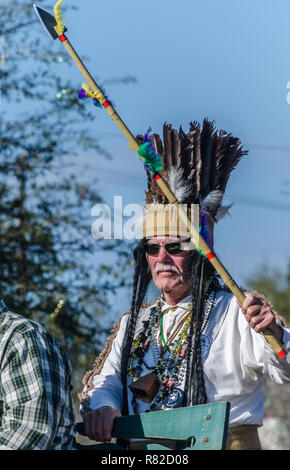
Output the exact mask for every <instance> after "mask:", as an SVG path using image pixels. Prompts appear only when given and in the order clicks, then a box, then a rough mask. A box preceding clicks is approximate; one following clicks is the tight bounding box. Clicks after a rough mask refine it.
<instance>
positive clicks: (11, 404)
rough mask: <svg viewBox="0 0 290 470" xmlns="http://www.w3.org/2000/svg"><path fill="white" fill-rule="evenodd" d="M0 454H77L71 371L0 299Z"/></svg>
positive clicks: (36, 329) (36, 327)
mask: <svg viewBox="0 0 290 470" xmlns="http://www.w3.org/2000/svg"><path fill="white" fill-rule="evenodd" d="M0 373H1V378H0V450H24V449H25V450H75V449H76V444H75V418H74V412H73V404H72V398H71V393H70V392H71V390H72V386H71V366H70V362H69V360H68V358H67V357H66V354H65V352H64V351H63V350H62V348H61V347H60V345H59V344H58V343H57V342H56V340H55V339H54V338H53V337H52V336H51V335H50V334H49V333H48V332H47V331H46V330H45V329H44V328H43V327H42V326H41V325H40V324H38V323H36V322H34V321H31V320H28V319H26V318H24V317H22V316H20V315H18V314H15V313H12V312H10V311H8V309H7V308H6V306H5V304H4V302H3V301H1V300H0Z"/></svg>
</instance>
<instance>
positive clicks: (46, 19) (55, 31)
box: [34, 0, 287, 359]
mask: <svg viewBox="0 0 290 470" xmlns="http://www.w3.org/2000/svg"><path fill="white" fill-rule="evenodd" d="M62 2H63V0H58V2H57V3H56V5H55V10H54V13H55V16H52V15H51V14H50V13H48V12H47V11H45V10H43V9H42V8H40V7H39V6H37V5H35V4H34V9H35V12H36V14H37V16H38V18H39V20H40V22H41V23H42V25H43V26H44V29H45V30H46V32H47V33H48V35H49V36H50V37H51V38H52V39H53V40H54V39H59V40H60V41H61V42H62V44H63V46H64V47H65V48H66V50H67V52H68V54H69V55H70V57H71V58H72V60H73V61H74V63H75V64H76V66H77V67H78V69H79V71H80V72H81V74H82V75H83V76H84V77H85V79H86V81H87V83H88V85H89V86H88V87H87V88H86V89H85V92H86V93H87V94H88V95H89V96H90V97H91V98H93V99H94V98H95V99H97V100H98V102H99V104H100V105H101V106H102V107H103V108H104V109H106V111H107V113H108V114H109V116H110V117H111V118H112V119H113V121H114V122H115V124H116V125H117V126H118V127H119V129H120V130H121V132H122V133H123V134H124V136H125V137H126V139H127V140H128V142H129V146H130V148H131V149H132V150H135V151H136V152H138V154H139V156H140V158H141V160H142V162H143V164H144V165H145V166H146V168H147V169H148V170H149V171H150V173H151V176H152V178H153V179H154V180H155V181H156V183H157V185H158V186H159V187H160V189H161V190H162V191H163V193H164V194H165V196H166V197H167V199H168V201H169V202H170V203H171V204H174V205H175V206H176V208H177V210H178V213H179V217H180V219H181V220H182V222H183V223H184V224H185V226H186V227H187V230H188V232H189V233H190V234H191V240H192V242H193V243H194V245H195V246H197V248H198V249H199V250H200V251H201V252H202V253H203V255H204V256H205V257H206V258H207V259H208V260H209V261H210V263H211V264H212V265H213V267H214V268H215V270H216V271H217V273H218V274H219V275H220V277H221V278H222V279H223V281H224V282H225V284H226V285H227V286H228V287H229V289H230V290H231V292H232V293H233V294H234V296H235V297H236V298H237V300H238V302H239V303H240V304H242V303H243V302H244V300H245V298H246V297H245V294H244V293H243V292H242V291H241V289H240V288H239V286H238V285H237V284H236V282H235V281H234V280H233V279H232V277H231V275H230V274H229V272H228V271H227V270H226V268H225V267H224V266H223V264H222V263H221V261H220V260H219V259H218V257H217V256H216V254H215V253H214V251H213V250H212V249H211V248H210V246H209V245H208V244H207V243H206V241H205V240H204V238H203V237H202V235H201V234H200V233H199V232H198V230H197V229H196V228H195V226H194V224H193V223H192V221H191V220H190V219H189V217H188V216H187V213H186V211H185V209H184V208H183V207H182V205H180V204H179V203H178V201H177V199H176V197H175V195H174V194H173V192H172V191H171V190H170V188H169V186H168V185H167V183H166V182H165V180H164V178H162V176H161V174H160V170H161V169H162V166H161V160H160V158H159V156H158V155H156V154H155V153H154V152H152V149H151V148H150V143H149V142H147V143H146V142H144V143H143V144H142V145H141V146H139V144H138V143H137V141H136V139H135V137H134V135H133V134H132V133H131V132H130V130H129V129H128V128H127V126H126V125H125V123H124V122H123V121H122V119H121V118H120V116H119V115H118V114H117V112H116V111H115V109H114V107H113V105H112V103H111V102H110V101H109V100H108V98H107V97H106V96H105V94H104V92H103V90H102V89H101V87H100V86H99V85H98V84H97V83H96V82H95V80H94V79H93V77H92V76H91V74H90V73H89V71H88V70H87V68H86V67H85V65H84V63H83V62H82V60H81V59H80V57H79V56H78V54H77V53H76V51H75V50H74V48H73V47H72V45H71V43H70V41H69V40H68V38H67V36H66V35H65V32H66V31H67V29H66V26H65V24H64V22H63V20H62V15H61V12H60V5H61V3H62ZM83 88H84V87H83ZM262 334H263V335H264V337H265V339H266V341H267V342H268V343H269V344H270V346H271V347H272V349H273V350H274V351H275V353H276V354H277V356H278V357H279V358H280V359H281V358H283V357H285V356H286V355H287V353H286V351H285V350H284V349H283V348H282V346H281V345H280V344H279V342H278V341H277V339H276V338H275V337H274V335H273V334H272V332H271V331H270V330H269V329H266V330H264V331H263V332H262Z"/></svg>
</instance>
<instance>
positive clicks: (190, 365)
mask: <svg viewBox="0 0 290 470" xmlns="http://www.w3.org/2000/svg"><path fill="white" fill-rule="evenodd" d="M145 242H146V239H143V240H141V241H140V242H139V244H138V245H137V247H136V248H135V250H134V258H135V272H134V281H133V295H132V302H131V313H130V318H129V321H128V324H127V328H126V333H125V338H124V343H123V349H122V357H121V379H122V384H123V408H122V414H123V415H127V414H128V391H127V368H128V360H129V355H130V352H131V348H132V342H133V338H134V332H135V327H136V321H137V318H138V314H139V310H140V308H141V307H142V303H143V301H144V297H145V294H146V292H147V288H148V285H149V283H150V281H151V279H152V275H151V271H150V267H149V265H148V263H147V260H146V255H145V252H144V244H145ZM189 269H190V272H189V274H190V275H191V280H192V281H191V282H192V321H191V324H190V328H189V332H188V334H189V338H190V341H189V343H188V348H187V370H186V379H185V391H187V393H185V394H184V401H183V406H186V405H188V404H189V403H191V404H193V405H194V404H203V403H206V401H207V397H206V391H205V385H204V375H203V365H202V356H201V342H200V336H201V327H202V321H203V315H204V307H205V300H206V299H205V296H204V288H205V285H206V283H207V281H208V279H210V278H213V279H214V281H213V282H211V283H210V290H212V289H217V290H218V289H220V285H219V282H218V280H217V277H214V276H215V275H216V272H215V270H214V268H213V266H212V265H211V263H210V262H209V261H208V260H207V259H205V258H204V257H203V256H202V255H200V254H199V253H198V252H197V251H196V250H195V251H193V252H192V253H191V260H190V263H189ZM193 322H195V331H194V328H193ZM194 333H195V339H194V345H193V346H192V341H191V338H192V337H193V334H194ZM191 358H192V360H191ZM190 390H191V391H190Z"/></svg>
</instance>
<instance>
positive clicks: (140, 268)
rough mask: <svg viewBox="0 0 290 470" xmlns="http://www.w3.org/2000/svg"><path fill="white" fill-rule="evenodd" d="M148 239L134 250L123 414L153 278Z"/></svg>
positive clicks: (123, 359)
mask: <svg viewBox="0 0 290 470" xmlns="http://www.w3.org/2000/svg"><path fill="white" fill-rule="evenodd" d="M145 242H146V239H142V240H141V241H140V242H139V243H138V245H137V246H136V248H135V250H134V259H135V272H134V280H133V295H132V301H131V308H130V317H129V320H128V324H127V328H126V332H125V337H124V343H123V349H122V357H121V379H122V384H123V408H122V414H123V415H127V414H128V412H129V410H128V391H127V368H128V360H129V355H130V352H131V347H132V342H133V339H134V332H135V327H136V322H137V318H138V314H139V310H140V308H141V307H142V303H143V301H144V297H145V294H146V292H147V288H148V285H149V283H150V281H151V279H152V276H151V270H150V267H149V265H148V263H147V260H146V255H145V251H144V244H145Z"/></svg>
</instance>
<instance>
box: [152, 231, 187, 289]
mask: <svg viewBox="0 0 290 470" xmlns="http://www.w3.org/2000/svg"><path fill="white" fill-rule="evenodd" d="M180 241H181V239H180V238H172V237H154V238H151V239H150V240H148V242H147V243H148V244H156V245H160V250H159V253H158V254H157V255H155V256H154V255H150V254H148V253H147V254H146V258H147V261H148V264H149V266H150V269H151V273H152V279H153V282H154V284H155V285H156V286H157V287H158V289H160V290H161V291H162V292H175V293H185V294H187V293H188V292H189V290H190V273H189V265H190V258H191V257H190V248H192V247H190V246H189V244H188V243H186V244H185V246H184V247H185V248H186V251H183V252H182V253H180V254H170V253H168V252H167V250H166V248H165V246H164V245H165V244H168V243H174V242H178V243H179V242H180Z"/></svg>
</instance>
